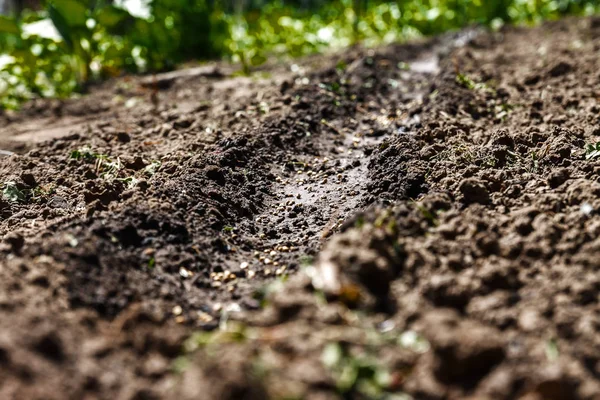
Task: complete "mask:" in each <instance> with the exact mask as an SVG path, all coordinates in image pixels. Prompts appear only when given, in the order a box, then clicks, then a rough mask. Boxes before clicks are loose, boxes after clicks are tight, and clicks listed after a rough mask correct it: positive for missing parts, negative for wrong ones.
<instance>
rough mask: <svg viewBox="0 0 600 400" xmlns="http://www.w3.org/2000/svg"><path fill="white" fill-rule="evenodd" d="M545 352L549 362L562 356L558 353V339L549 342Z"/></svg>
mask: <svg viewBox="0 0 600 400" xmlns="http://www.w3.org/2000/svg"><path fill="white" fill-rule="evenodd" d="M544 350H545V352H546V358H547V359H548V361H554V360H556V359H557V358H558V356H559V355H560V353H559V351H558V343H556V339H550V340H548V341H547V342H546V347H545V349H544Z"/></svg>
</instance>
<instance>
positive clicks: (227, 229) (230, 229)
mask: <svg viewBox="0 0 600 400" xmlns="http://www.w3.org/2000/svg"><path fill="white" fill-rule="evenodd" d="M233 229H234V228H233V226H229V225H227V226H224V227H223V232H227V233H231V232H233Z"/></svg>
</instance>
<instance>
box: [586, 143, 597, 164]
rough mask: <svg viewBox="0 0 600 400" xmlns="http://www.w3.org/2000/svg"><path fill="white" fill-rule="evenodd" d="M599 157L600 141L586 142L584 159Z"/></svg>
mask: <svg viewBox="0 0 600 400" xmlns="http://www.w3.org/2000/svg"><path fill="white" fill-rule="evenodd" d="M598 157H600V142H596V143H594V144H588V145H587V146H586V147H585V159H586V160H594V159H596V158H598Z"/></svg>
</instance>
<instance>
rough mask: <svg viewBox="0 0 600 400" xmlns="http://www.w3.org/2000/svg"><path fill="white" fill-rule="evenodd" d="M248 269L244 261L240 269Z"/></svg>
mask: <svg viewBox="0 0 600 400" xmlns="http://www.w3.org/2000/svg"><path fill="white" fill-rule="evenodd" d="M246 268H248V263H247V262H246V261H244V262H243V263H241V264H240V269H246Z"/></svg>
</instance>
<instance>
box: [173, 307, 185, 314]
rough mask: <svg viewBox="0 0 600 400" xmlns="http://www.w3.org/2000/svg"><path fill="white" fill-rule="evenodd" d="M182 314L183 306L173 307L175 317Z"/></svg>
mask: <svg viewBox="0 0 600 400" xmlns="http://www.w3.org/2000/svg"><path fill="white" fill-rule="evenodd" d="M182 312H183V308H181V306H175V307H173V310H172V313H173V315H181V313H182Z"/></svg>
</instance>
